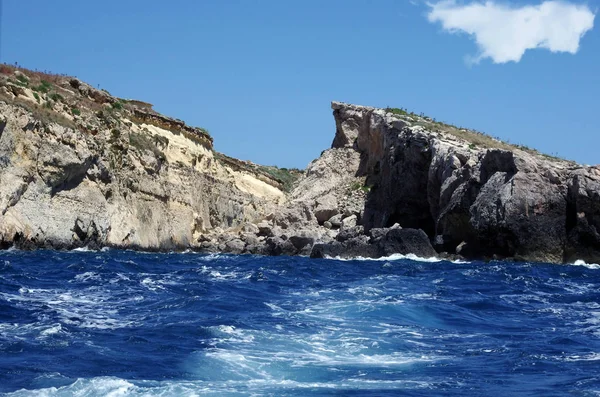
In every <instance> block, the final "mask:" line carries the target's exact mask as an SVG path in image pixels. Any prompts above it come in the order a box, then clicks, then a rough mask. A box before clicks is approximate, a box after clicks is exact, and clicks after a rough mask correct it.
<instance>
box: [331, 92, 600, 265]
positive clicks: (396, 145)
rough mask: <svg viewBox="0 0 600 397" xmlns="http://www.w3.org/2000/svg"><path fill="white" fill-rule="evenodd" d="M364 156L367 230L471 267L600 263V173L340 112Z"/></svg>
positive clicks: (479, 138)
mask: <svg viewBox="0 0 600 397" xmlns="http://www.w3.org/2000/svg"><path fill="white" fill-rule="evenodd" d="M333 109H334V116H335V118H336V125H337V133H336V137H335V139H334V145H333V146H334V147H344V148H348V147H350V146H351V147H352V148H354V149H355V150H356V151H357V152H358V153H359V154H360V159H361V161H360V165H359V167H358V168H357V170H356V175H359V176H364V177H365V178H366V185H367V186H369V187H370V191H369V194H368V197H367V199H366V203H365V208H364V216H363V218H362V220H361V223H362V225H364V228H365V230H366V231H369V230H371V229H372V228H380V227H389V226H390V225H393V224H395V223H399V224H400V225H401V226H402V227H407V228H419V229H422V230H423V231H425V232H426V233H427V235H428V236H429V237H430V238H431V240H432V241H433V242H434V244H435V247H436V248H437V249H438V250H439V251H445V252H450V253H455V252H456V253H459V254H461V255H463V256H466V257H469V258H492V257H498V258H515V259H519V260H528V261H544V262H556V263H560V262H568V261H573V260H575V259H584V260H586V261H598V260H599V259H600V255H599V253H600V239H599V237H600V235H599V234H598V228H597V227H598V226H599V224H598V221H599V220H600V218H599V217H598V210H599V206H600V196H599V194H600V185H599V184H598V183H599V182H600V169H599V168H597V167H588V166H582V165H578V164H575V163H573V162H568V161H564V160H561V159H558V158H553V157H550V156H545V155H542V154H540V153H537V152H536V151H533V150H531V149H528V148H522V147H513V146H509V145H507V144H505V143H502V142H500V141H498V140H495V139H494V138H491V137H487V136H485V135H483V134H480V133H477V132H474V131H469V130H465V129H458V128H455V127H452V126H449V125H446V124H442V123H437V122H434V121H433V120H431V119H428V118H425V117H421V116H417V115H414V114H406V113H405V112H402V111H399V112H394V111H393V110H391V111H390V110H384V109H375V108H369V107H362V106H354V105H347V104H342V103H333Z"/></svg>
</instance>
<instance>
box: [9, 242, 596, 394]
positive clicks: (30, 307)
mask: <svg viewBox="0 0 600 397" xmlns="http://www.w3.org/2000/svg"><path fill="white" fill-rule="evenodd" d="M599 287H600V266H598V265H588V264H585V263H583V262H577V263H576V264H573V265H560V266H559V265H545V264H529V263H509V262H491V263H483V262H462V263H461V262H458V263H456V262H447V261H441V260H436V259H435V258H432V259H419V258H414V257H412V259H410V258H407V257H402V256H397V257H390V258H384V259H382V260H345V261H343V260H334V259H319V260H317V259H308V258H303V257H259V256H231V255H203V254H196V253H177V254H176V253H173V254H155V253H136V252H128V251H113V250H109V251H103V252H81V251H79V252H54V251H36V252H24V251H4V252H0V394H1V395H6V396H113V397H116V396H397V395H402V396H513V395H518V396H565V395H572V396H598V395H600V288H599Z"/></svg>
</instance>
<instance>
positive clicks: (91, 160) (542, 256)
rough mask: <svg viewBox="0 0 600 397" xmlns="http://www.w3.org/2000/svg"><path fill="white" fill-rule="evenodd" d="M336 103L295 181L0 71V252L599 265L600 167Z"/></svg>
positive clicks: (83, 97) (137, 106) (87, 96)
mask: <svg viewBox="0 0 600 397" xmlns="http://www.w3.org/2000/svg"><path fill="white" fill-rule="evenodd" d="M332 107H333V114H334V118H335V123H336V133H335V137H334V139H333V144H332V147H331V148H330V149H328V150H326V151H324V152H323V153H322V155H321V156H320V157H319V158H318V159H316V160H315V161H313V162H312V163H311V164H309V166H308V167H307V169H306V170H305V171H304V172H303V174H302V175H301V176H300V178H299V179H298V180H297V181H296V182H295V183H292V182H293V181H294V179H295V178H296V177H297V176H298V175H297V174H294V173H290V172H289V171H287V170H281V169H277V168H275V167H262V166H258V165H256V164H253V163H250V162H245V161H240V160H237V159H233V158H230V157H227V156H225V155H222V154H219V153H216V152H215V151H214V150H213V147H212V138H211V137H210V135H209V134H208V133H207V132H206V131H205V130H203V129H201V128H193V127H190V126H187V125H186V124H185V123H184V122H182V121H180V120H176V119H172V118H169V117H166V116H163V115H161V114H159V113H157V112H155V111H153V110H152V105H150V104H147V103H145V102H141V101H136V100H124V99H120V98H116V97H114V96H112V95H110V94H109V93H108V92H106V91H103V90H97V89H95V88H93V87H91V86H89V85H87V84H85V83H83V82H82V81H80V80H78V79H74V78H69V77H64V76H56V75H45V74H41V73H36V72H31V71H26V70H15V69H14V68H10V67H7V66H2V67H1V68H0V244H1V245H2V247H9V246H12V245H16V246H18V247H22V248H34V247H48V248H74V247H80V246H91V247H103V246H110V247H118V248H137V249H160V250H170V249H186V248H192V249H199V250H204V251H225V252H233V253H258V254H268V255H280V254H288V255H296V254H303V255H311V256H314V257H322V256H346V257H348V256H370V257H377V256H382V255H390V254H393V253H403V254H407V253H415V254H418V255H421V256H433V255H444V254H445V255H449V256H453V255H459V256H463V257H466V258H494V257H496V258H515V259H520V260H529V261H545V262H555V263H561V262H567V261H573V260H575V259H584V260H586V261H595V262H598V261H599V260H600V234H598V228H597V225H598V224H599V222H600V196H599V193H600V169H598V168H596V167H586V166H581V165H578V164H575V163H573V162H569V161H564V160H561V159H558V158H554V157H550V156H545V155H543V154H540V153H538V152H536V151H534V150H531V149H529V148H526V147H519V146H513V145H508V144H506V143H503V142H501V141H499V140H497V139H494V138H491V137H489V136H486V135H484V134H481V133H478V132H476V131H471V130H467V129H461V128H456V127H453V126H450V125H447V124H443V123H439V122H436V121H435V120H433V119H430V118H428V117H425V116H423V115H416V114H413V113H408V112H406V111H404V110H402V109H376V108H370V107H364V106H355V105H349V104H343V103H337V102H334V103H333V104H332ZM434 249H435V250H434Z"/></svg>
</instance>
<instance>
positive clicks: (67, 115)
mask: <svg viewBox="0 0 600 397" xmlns="http://www.w3.org/2000/svg"><path fill="white" fill-rule="evenodd" d="M15 73H16V75H17V76H19V74H18V72H15ZM2 77H4V79H2V78H0V86H1V87H0V245H1V246H3V247H8V246H11V245H13V244H15V245H17V246H20V247H32V248H33V247H48V248H74V247H79V246H96V247H101V246H113V247H121V248H141V249H150V250H152V249H162V250H165V249H176V248H188V247H196V246H199V244H200V241H199V240H198V239H199V237H200V236H201V235H202V234H203V233H205V232H207V231H209V230H212V229H214V228H227V227H232V226H235V225H238V224H241V223H243V222H246V221H253V220H255V219H256V218H258V217H259V216H261V215H262V214H264V213H266V212H270V211H272V210H273V208H275V207H277V206H278V205H279V204H281V203H283V202H285V200H286V197H285V194H284V192H283V191H282V190H281V189H279V188H278V185H279V183H278V182H277V181H275V180H269V179H268V178H267V177H265V176H264V175H257V174H254V173H252V172H251V171H248V170H244V169H237V170H234V169H232V168H231V167H229V166H227V165H226V164H223V163H222V162H220V161H219V160H218V159H217V158H216V157H215V155H214V152H213V151H212V138H210V136H208V134H207V133H206V132H204V131H203V130H201V129H194V128H192V127H188V126H185V124H184V123H183V122H180V121H177V120H173V119H169V118H167V117H164V116H161V115H158V114H157V113H156V112H153V111H151V110H149V109H147V108H145V109H141V110H140V109H136V108H129V109H127V108H123V105H122V103H121V102H117V101H118V100H117V99H116V98H114V97H112V96H110V95H109V94H107V93H105V92H103V91H99V90H95V89H93V88H91V87H89V86H87V85H85V84H84V83H82V82H79V81H78V80H72V79H71V80H69V79H67V78H64V79H58V80H57V81H55V82H54V84H53V85H50V84H49V83H46V84H47V86H50V87H51V89H52V91H51V92H46V93H44V92H41V91H36V90H35V89H32V88H31V86H32V85H33V83H32V84H28V86H25V87H24V86H17V85H15V84H13V83H12V82H11V81H12V78H10V77H9V78H8V79H7V78H6V77H5V76H2ZM21 80H22V81H24V80H23V78H22V79H21ZM57 93H60V96H57V95H56V94H57ZM50 97H52V98H56V100H52V99H50ZM116 103H118V105H115V104H116ZM74 109H75V110H76V111H75V110H74ZM144 112H146V113H148V114H149V115H148V116H146V117H142V115H143V114H145V113H144ZM157 120H158V121H157Z"/></svg>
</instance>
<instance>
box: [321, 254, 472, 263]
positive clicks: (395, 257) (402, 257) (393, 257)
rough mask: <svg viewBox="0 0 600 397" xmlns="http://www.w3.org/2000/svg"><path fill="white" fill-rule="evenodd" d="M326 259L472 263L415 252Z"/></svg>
mask: <svg viewBox="0 0 600 397" xmlns="http://www.w3.org/2000/svg"><path fill="white" fill-rule="evenodd" d="M325 259H331V260H336V261H373V262H394V261H400V260H406V259H408V260H411V261H415V262H425V263H438V262H451V263H454V264H469V263H471V262H470V261H466V260H462V259H456V260H452V261H450V260H447V259H442V258H438V257H436V256H432V257H430V258H423V257H420V256H417V255H415V254H406V255H405V254H392V255H389V256H382V257H379V258H365V257H362V256H356V257H352V258H342V257H340V256H335V257H330V256H326V257H325Z"/></svg>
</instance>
